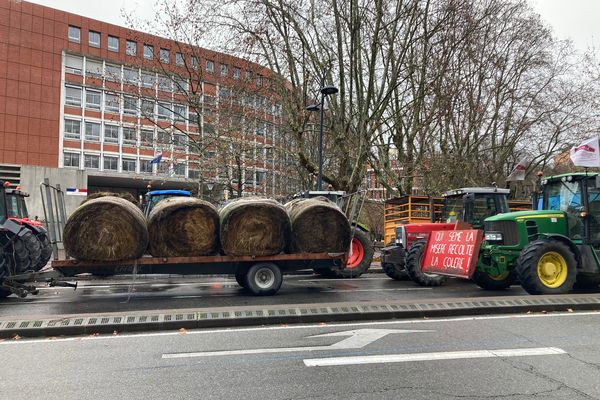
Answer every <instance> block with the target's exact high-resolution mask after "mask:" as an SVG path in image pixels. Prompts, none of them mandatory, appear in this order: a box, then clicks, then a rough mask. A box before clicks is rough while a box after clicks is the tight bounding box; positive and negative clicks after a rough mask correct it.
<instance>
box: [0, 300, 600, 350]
mask: <svg viewBox="0 0 600 400" xmlns="http://www.w3.org/2000/svg"><path fill="white" fill-rule="evenodd" d="M56 297H59V296H56ZM48 303H52V302H48ZM20 305H23V306H30V305H31V304H29V303H15V304H11V307H12V306H20ZM581 316H600V311H584V312H574V313H573V312H569V313H566V312H565V313H551V314H541V313H540V314H517V315H513V314H510V315H487V316H474V317H456V318H439V319H436V318H430V319H407V320H402V321H398V320H393V321H375V322H348V323H330V324H306V325H304V324H300V325H284V326H263V327H255V328H217V329H196V330H188V331H186V335H185V336H182V335H181V334H180V333H179V332H178V331H173V332H151V333H129V334H127V333H124V334H119V335H110V334H108V335H98V336H95V335H93V336H77V337H68V338H52V339H20V340H9V339H0V346H2V345H25V344H38V343H42V344H44V343H57V342H79V341H82V340H84V341H85V340H113V339H116V340H119V339H138V338H147V337H162V336H180V337H183V338H185V337H186V336H190V335H214V334H216V333H245V332H267V331H290V330H297V329H315V328H321V329H322V328H324V327H327V328H345V327H355V326H356V327H360V326H386V325H414V324H435V323H440V322H466V321H489V320H502V319H522V318H525V319H527V318H557V317H560V318H562V317H581ZM16 318H19V317H2V319H3V320H6V319H16ZM32 318H33V317H28V319H32Z"/></svg>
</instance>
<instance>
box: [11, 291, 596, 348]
mask: <svg viewBox="0 0 600 400" xmlns="http://www.w3.org/2000/svg"><path fill="white" fill-rule="evenodd" d="M575 310H587V311H589V310H600V294H591V295H588V294H582V295H555V296H535V297H534V296H529V297H514V296H510V297H509V296H504V297H479V298H462V299H461V298H453V299H446V300H438V301H426V302H364V303H330V304H319V303H316V304H288V305H285V304H284V305H277V306H252V307H227V308H225V307H221V308H211V309H187V310H155V311H151V312H148V311H138V312H130V313H127V314H117V313H110V314H88V315H68V316H53V317H51V318H47V317H44V318H39V319H37V318H34V319H21V318H18V317H12V318H11V317H3V318H2V319H1V320H0V338H12V337H17V336H18V337H27V338H33V337H54V336H65V335H92V334H100V333H114V332H118V333H123V332H139V331H162V330H177V329H181V328H185V329H203V328H218V327H234V326H235V327H238V326H256V325H277V324H293V323H315V322H323V323H329V322H339V321H364V320H384V319H405V318H423V317H445V316H469V315H482V314H510V313H525V312H552V311H575Z"/></svg>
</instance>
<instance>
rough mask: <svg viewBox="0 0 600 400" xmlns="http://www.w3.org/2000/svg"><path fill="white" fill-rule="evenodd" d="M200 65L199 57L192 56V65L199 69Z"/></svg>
mask: <svg viewBox="0 0 600 400" xmlns="http://www.w3.org/2000/svg"><path fill="white" fill-rule="evenodd" d="M199 66H200V63H199V62H198V57H192V67H193V68H194V69H196V70H197V69H198V67H199Z"/></svg>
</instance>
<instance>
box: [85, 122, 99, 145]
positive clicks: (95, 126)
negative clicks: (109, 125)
mask: <svg viewBox="0 0 600 400" xmlns="http://www.w3.org/2000/svg"><path fill="white" fill-rule="evenodd" d="M85 140H89V141H92V142H99V141H100V124H99V123H97V122H86V123H85Z"/></svg>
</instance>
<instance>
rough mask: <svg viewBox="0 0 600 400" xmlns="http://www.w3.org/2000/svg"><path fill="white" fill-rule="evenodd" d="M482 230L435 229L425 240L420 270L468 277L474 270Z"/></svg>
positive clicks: (481, 238)
mask: <svg viewBox="0 0 600 400" xmlns="http://www.w3.org/2000/svg"><path fill="white" fill-rule="evenodd" d="M482 240H483V231H481V230H476V229H469V230H455V231H435V232H431V234H430V235H429V239H428V240H427V247H426V249H425V254H424V255H423V258H422V261H421V270H422V271H423V272H427V273H433V274H439V275H448V276H456V277H459V278H470V277H471V276H473V273H474V272H475V266H476V264H477V257H478V255H479V247H480V246H481V241H482Z"/></svg>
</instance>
